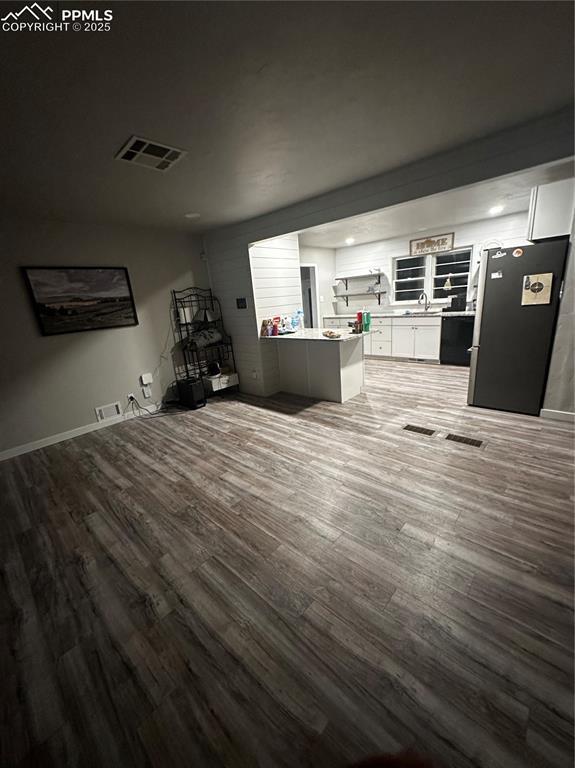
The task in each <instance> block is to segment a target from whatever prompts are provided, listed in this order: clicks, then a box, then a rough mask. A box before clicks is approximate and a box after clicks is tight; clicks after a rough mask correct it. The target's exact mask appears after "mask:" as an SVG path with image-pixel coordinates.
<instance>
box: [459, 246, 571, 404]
mask: <svg viewBox="0 0 575 768" xmlns="http://www.w3.org/2000/svg"><path fill="white" fill-rule="evenodd" d="M566 254H567V240H566V239H560V240H559V239H558V240H551V241H547V242H545V243H537V244H536V245H527V246H520V247H517V248H493V249H491V250H489V251H486V252H484V254H483V256H482V261H481V272H480V277H479V285H478V300H477V305H478V306H477V314H476V319H475V329H474V334H473V347H472V352H471V371H470V377H469V392H468V403H469V405H476V406H481V407H483V408H494V409H496V410H502V411H514V412H515V413H526V414H531V415H533V416H538V415H539V411H540V409H541V406H542V403H543V396H544V393H545V384H546V382H547V371H548V368H549V360H550V357H551V348H552V345H553V338H554V334H555V325H556V322H557V313H558V311H559V301H560V296H561V286H562V280H563V272H564V269H565V258H566Z"/></svg>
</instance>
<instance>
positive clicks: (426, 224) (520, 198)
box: [299, 159, 573, 248]
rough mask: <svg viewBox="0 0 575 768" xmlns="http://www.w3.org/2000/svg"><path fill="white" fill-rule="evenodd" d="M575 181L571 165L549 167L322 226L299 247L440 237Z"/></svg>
mask: <svg viewBox="0 0 575 768" xmlns="http://www.w3.org/2000/svg"><path fill="white" fill-rule="evenodd" d="M572 176H573V160H572V159H568V160H566V161H563V162H558V163H551V164H549V165H543V166H539V167H537V168H531V169H529V170H527V171H524V172H522V173H514V174H510V175H508V176H501V177H500V178H497V179H492V180H490V181H485V182H482V183H480V184H473V185H471V186H469V187H461V188H460V189H454V190H451V191H449V192H443V193H442V194H439V195H430V196H429V197H422V198H419V199H418V200H413V201H411V202H409V203H402V204H401V205H393V206H390V207H389V208H384V209H383V210H381V211H373V212H372V213H366V214H364V215H363V216H353V217H351V218H349V219H342V220H341V221H334V222H330V223H329V224H322V225H321V226H319V227H313V228H311V229H306V230H304V231H302V232H300V233H299V241H300V243H301V244H302V245H309V246H316V247H319V248H344V247H345V246H346V245H347V243H346V242H345V241H346V239H347V238H349V237H353V238H354V240H355V242H354V245H360V244H361V243H372V242H375V241H376V240H386V239H388V238H390V237H400V236H402V235H415V234H417V232H419V231H422V232H423V231H425V230H430V229H434V228H437V232H438V233H439V231H440V230H441V227H443V226H451V225H453V224H464V223H465V222H469V221H479V220H480V219H485V218H488V217H489V215H490V213H489V210H490V208H493V207H494V206H502V207H503V210H502V211H501V214H500V215H501V216H508V215H509V214H510V213H518V212H520V211H527V210H528V208H529V197H530V194H531V188H532V187H534V186H537V185H538V184H546V183H549V182H551V181H558V180H559V179H566V178H569V177H572Z"/></svg>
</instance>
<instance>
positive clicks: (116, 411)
mask: <svg viewBox="0 0 575 768" xmlns="http://www.w3.org/2000/svg"><path fill="white" fill-rule="evenodd" d="M94 410H95V411H96V418H97V419H98V421H106V419H115V418H117V417H118V416H121V415H122V405H121V403H119V402H118V403H108V405H98V406H96V408H95V409H94Z"/></svg>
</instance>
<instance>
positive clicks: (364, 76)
mask: <svg viewBox="0 0 575 768" xmlns="http://www.w3.org/2000/svg"><path fill="white" fill-rule="evenodd" d="M2 5H3V7H5V8H8V7H10V6H11V4H10V3H2ZM112 8H113V11H114V20H113V22H112V30H111V31H110V32H101V33H85V32H81V33H76V34H74V33H72V32H68V33H36V34H34V33H25V32H21V33H4V32H0V34H1V36H2V37H1V40H0V67H1V71H2V82H1V84H0V104H1V109H2V120H1V121H0V140H1V142H2V147H3V153H2V168H1V183H2V189H3V197H2V200H1V209H0V210H1V212H2V214H3V215H9V216H19V217H24V218H26V217H29V216H30V215H38V214H40V215H43V216H49V217H56V218H63V219H70V218H80V219H82V218H84V219H92V220H96V221H116V222H133V223H145V224H154V225H161V226H171V227H173V226H177V227H185V228H188V229H190V230H195V231H202V230H205V229H207V228H212V227H214V226H217V225H220V224H226V223H231V222H235V221H239V220H243V219H246V218H249V217H253V216H256V215H259V214H262V213H265V212H268V211H270V210H274V209H277V208H280V207H283V206H285V205H288V204H290V203H293V202H296V201H300V200H303V199H305V198H307V197H311V196H314V195H317V194H320V193H322V192H325V191H328V190H330V189H334V188H337V187H339V186H341V185H344V184H349V183H351V182H354V181H357V180H360V179H363V178H367V177H369V176H373V175H376V174H378V173H381V172H384V171H386V170H389V169H390V168H394V167H398V166H401V165H403V164H405V163H408V162H410V161H413V160H416V159H419V158H422V157H425V156H428V155H430V154H432V153H435V152H438V151H442V150H444V149H446V148H449V147H452V146H454V145H457V144H461V143H464V142H466V141H469V140H472V139H475V138H477V137H479V136H483V135H486V134H488V133H491V132H494V131H497V130H499V129H501V128H505V127H508V126H511V125H515V124H518V123H521V122H524V121H527V120H529V119H531V118H534V117H538V116H540V115H543V114H545V113H548V112H551V111H554V110H556V109H559V108H561V107H562V106H564V105H566V104H568V103H569V102H570V101H571V100H572V95H573V74H572V72H573V61H572V42H573V40H572V25H573V7H572V4H571V3H564V2H558V3H557V2H525V3H507V2H497V3H492V2H487V3H483V2H459V3H454V2H447V3H441V2H434V3H418V2H405V3H386V2H373V3H360V2H352V3H344V2H341V3H340V2H336V3H332V2H315V3H305V2H292V3H283V2H256V3H247V2H238V3H223V2H222V3H220V2H213V3H195V2H176V3H172V2H129V3H113V4H112ZM132 134H136V135H140V136H144V137H146V138H149V139H152V140H156V141H159V142H161V143H167V144H170V145H173V146H176V147H181V148H183V149H185V150H187V155H186V157H185V158H184V159H183V160H182V161H181V162H180V163H178V164H177V165H176V166H174V168H173V169H172V170H170V171H169V172H168V173H166V174H160V173H157V172H154V171H150V170H148V169H146V168H142V167H131V166H129V165H128V164H127V163H122V162H118V161H115V160H114V159H113V157H114V155H115V153H116V152H117V151H118V150H119V148H120V147H121V146H122V145H123V144H124V142H126V140H127V139H128V138H129V137H130V136H131V135H132ZM191 211H193V212H198V213H200V214H201V218H199V219H196V220H191V221H190V220H187V219H184V214H185V213H187V212H191Z"/></svg>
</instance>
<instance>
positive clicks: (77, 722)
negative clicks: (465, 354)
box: [0, 361, 573, 768]
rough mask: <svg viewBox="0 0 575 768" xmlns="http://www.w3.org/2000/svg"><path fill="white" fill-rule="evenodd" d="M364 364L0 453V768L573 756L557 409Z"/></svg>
mask: <svg viewBox="0 0 575 768" xmlns="http://www.w3.org/2000/svg"><path fill="white" fill-rule="evenodd" d="M367 372H368V376H367V386H366V392H365V394H363V395H361V396H360V397H358V398H355V399H354V400H352V401H350V402H348V403H346V404H345V405H336V404H331V403H315V404H312V403H310V402H306V401H303V400H300V399H298V398H294V397H288V396H278V397H275V398H273V399H271V400H258V399H257V398H251V397H239V398H237V399H235V400H234V399H222V400H213V401H211V402H210V403H209V405H208V407H207V408H204V409H202V410H199V411H197V412H182V413H177V414H174V415H169V416H163V417H153V418H149V419H137V420H132V421H128V422H125V423H122V424H120V425H116V426H112V427H110V428H108V429H104V430H101V431H98V432H94V433H91V434H89V435H86V436H84V437H80V438H77V439H74V440H70V441H68V442H65V443H60V444H59V445H55V446H51V447H49V448H46V449H43V450H39V451H36V452H35V453H32V454H28V455H25V456H22V457H19V458H16V459H12V460H10V461H7V462H4V463H2V464H0V494H1V495H0V498H1V504H2V510H1V517H0V533H1V538H0V563H1V581H0V611H1V613H0V620H1V626H2V633H1V637H0V663H1V667H0V680H1V681H2V682H1V686H2V687H1V692H0V707H1V710H2V717H1V722H2V731H1V754H0V764H1V765H2V766H3V767H4V768H5V767H6V766H42V767H44V766H48V767H49V766H58V767H60V766H72V765H74V766H82V768H85V767H86V766H106V768H110V767H111V766H122V768H130V767H131V766H154V767H155V768H172V767H176V766H178V767H179V766H182V767H183V766H186V768H191V767H193V768H203V767H204V766H210V767H211V766H216V767H221V766H234V768H236V767H243V766H250V767H251V766H262V768H274V767H275V766H282V767H285V768H288V767H289V768H292V767H295V766H308V767H309V768H311V767H312V766H313V767H316V766H317V768H337V766H344V765H348V764H349V763H350V762H352V761H354V760H357V759H359V758H362V757H365V756H367V755H369V754H374V753H381V752H394V751H398V750H400V749H404V748H408V747H411V748H413V749H415V750H417V751H418V752H420V753H422V754H425V755H428V756H430V757H431V758H433V759H434V760H435V761H437V765H443V766H453V768H455V767H457V768H470V767H471V766H485V767H487V766H489V767H491V766H493V767H495V766H497V768H525V767H526V766H528V767H530V766H533V767H535V766H536V767H537V768H546V767H548V766H565V768H567V767H569V768H571V766H572V763H573V753H572V735H573V698H572V680H573V659H572V651H573V646H572V640H573V611H572V607H573V606H572V590H573V559H572V557H573V485H572V470H573V431H572V429H571V427H570V426H569V425H565V424H561V423H559V422H550V421H545V420H542V419H536V418H531V417H522V416H517V415H513V414H503V413H497V412H494V411H485V410H480V409H472V408H468V407H467V406H466V405H465V399H466V398H465V392H466V385H467V374H468V372H467V370H465V369H457V368H448V367H441V368H440V367H438V366H437V367H434V366H426V365H417V364H410V363H398V362H385V361H369V362H368V365H367ZM406 424H414V425H416V426H422V427H428V428H430V429H433V430H435V431H436V432H435V434H434V435H433V436H431V437H429V436H425V435H419V434H414V433H410V432H407V431H405V430H404V429H403V427H404V426H405V425H406ZM448 432H453V433H456V434H459V435H463V436H466V437H473V438H476V439H479V440H482V441H483V445H482V446H481V447H479V448H477V447H471V446H467V445H461V444H458V443H454V442H450V441H448V440H446V439H445V435H446V434H447V433H448Z"/></svg>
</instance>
